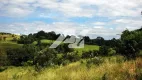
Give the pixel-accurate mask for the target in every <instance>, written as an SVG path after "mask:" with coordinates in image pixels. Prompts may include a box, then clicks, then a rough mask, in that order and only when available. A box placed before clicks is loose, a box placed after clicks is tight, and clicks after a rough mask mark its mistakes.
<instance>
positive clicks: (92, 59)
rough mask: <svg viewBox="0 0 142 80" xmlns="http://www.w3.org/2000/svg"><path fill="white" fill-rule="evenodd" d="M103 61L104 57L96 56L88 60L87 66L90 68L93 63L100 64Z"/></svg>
mask: <svg viewBox="0 0 142 80" xmlns="http://www.w3.org/2000/svg"><path fill="white" fill-rule="evenodd" d="M103 62H104V60H103V59H102V58H99V57H95V58H91V59H88V60H87V62H86V66H87V67H88V68H89V67H91V65H93V64H95V65H97V66H99V65H100V64H102V63H103Z"/></svg>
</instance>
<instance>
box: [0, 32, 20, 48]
mask: <svg viewBox="0 0 142 80" xmlns="http://www.w3.org/2000/svg"><path fill="white" fill-rule="evenodd" d="M4 36H5V37H6V40H5V41H4V40H1V41H0V48H3V49H6V48H18V47H21V46H22V44H17V43H16V42H13V41H12V40H13V38H17V39H18V38H19V37H20V36H18V35H14V36H12V35H0V37H4Z"/></svg>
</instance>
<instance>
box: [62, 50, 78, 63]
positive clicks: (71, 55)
mask: <svg viewBox="0 0 142 80" xmlns="http://www.w3.org/2000/svg"><path fill="white" fill-rule="evenodd" d="M63 57H64V58H65V59H67V60H69V61H71V62H75V61H78V60H79V59H80V56H79V55H78V52H69V53H67V54H65V55H64V56H63Z"/></svg>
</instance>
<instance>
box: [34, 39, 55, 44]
mask: <svg viewBox="0 0 142 80" xmlns="http://www.w3.org/2000/svg"><path fill="white" fill-rule="evenodd" d="M53 42H54V41H53V40H47V39H43V40H41V43H53ZM33 44H37V41H34V42H33Z"/></svg>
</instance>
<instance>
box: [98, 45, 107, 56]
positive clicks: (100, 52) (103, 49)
mask: <svg viewBox="0 0 142 80" xmlns="http://www.w3.org/2000/svg"><path fill="white" fill-rule="evenodd" d="M108 49H109V47H108V46H101V47H100V50H99V55H103V56H107V55H108Z"/></svg>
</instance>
